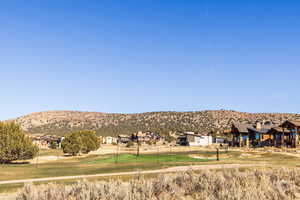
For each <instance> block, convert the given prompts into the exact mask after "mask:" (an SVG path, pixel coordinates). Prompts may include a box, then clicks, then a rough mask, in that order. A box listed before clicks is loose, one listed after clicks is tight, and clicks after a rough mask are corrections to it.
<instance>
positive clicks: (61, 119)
mask: <svg viewBox="0 0 300 200" xmlns="http://www.w3.org/2000/svg"><path fill="white" fill-rule="evenodd" d="M297 118H300V115H298V114H285V113H257V114H255V113H243V112H235V111H228V110H216V111H200V112H149V113H139V114H106V113H96V112H75V111H51V112H40V113H33V114H30V115H27V116H24V117H20V118H18V119H17V120H16V122H17V123H19V124H21V126H22V128H24V129H25V130H27V131H28V132H30V133H45V134H57V135H64V134H67V133H71V132H73V131H76V130H83V129H88V130H95V131H96V132H97V135H103V136H117V135H118V134H132V133H135V132H138V131H153V132H157V133H159V134H161V135H168V134H169V133H170V132H180V131H194V132H198V131H212V132H213V133H217V132H218V131H222V130H224V129H228V128H229V127H230V125H231V123H232V122H234V121H237V122H245V123H247V122H252V123H254V122H255V121H263V120H265V121H271V122H273V123H275V124H279V123H280V122H282V121H284V120H287V119H297ZM32 122H35V123H32Z"/></svg>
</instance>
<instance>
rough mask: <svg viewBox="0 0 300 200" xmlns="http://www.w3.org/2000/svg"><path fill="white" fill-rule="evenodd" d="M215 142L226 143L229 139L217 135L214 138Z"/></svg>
mask: <svg viewBox="0 0 300 200" xmlns="http://www.w3.org/2000/svg"><path fill="white" fill-rule="evenodd" d="M213 142H214V143H216V144H225V143H227V142H228V141H227V139H226V138H225V137H215V138H213Z"/></svg>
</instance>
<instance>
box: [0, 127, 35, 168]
mask: <svg viewBox="0 0 300 200" xmlns="http://www.w3.org/2000/svg"><path fill="white" fill-rule="evenodd" d="M37 153H38V147H37V146H35V145H34V144H33V143H32V141H31V140H30V139H29V138H28V137H26V136H25V134H24V133H23V131H22V129H21V127H20V126H19V125H17V124H15V123H11V122H10V123H2V122H0V163H9V162H12V161H14V160H26V159H31V158H33V157H34V156H35V155H36V154H37Z"/></svg>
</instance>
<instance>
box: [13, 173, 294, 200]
mask: <svg viewBox="0 0 300 200" xmlns="http://www.w3.org/2000/svg"><path fill="white" fill-rule="evenodd" d="M299 191H300V172H299V170H296V169H293V170H292V169H283V168H282V169H276V170H245V171H239V170H222V171H219V172H215V171H200V172H186V173H176V174H172V175H169V174H167V175H160V176H158V177H156V178H150V179H145V178H143V177H140V176H137V177H136V178H135V179H133V180H130V181H128V182H126V181H125V182H124V181H121V180H109V181H98V182H88V181H80V182H78V183H76V184H73V185H69V186H66V185H57V184H48V185H40V186H34V185H32V184H28V185H26V186H25V187H24V188H23V189H22V190H21V191H20V192H19V194H18V197H17V200H28V199H30V200H52V199H56V200H65V199H73V200H100V199H101V200H102V199H103V200H111V199H114V200H148V199H150V200H151V199H152V200H157V199H165V200H169V199H182V200H185V199H199V200H240V199H243V200H261V199H267V200H281V199H285V200H293V199H296V198H297V195H299ZM298 197H299V196H298Z"/></svg>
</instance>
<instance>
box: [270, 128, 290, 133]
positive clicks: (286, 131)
mask: <svg viewBox="0 0 300 200" xmlns="http://www.w3.org/2000/svg"><path fill="white" fill-rule="evenodd" d="M270 131H275V132H279V133H281V132H283V128H282V127H273V128H271V130H270ZM284 132H285V133H290V130H288V129H286V128H284Z"/></svg>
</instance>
